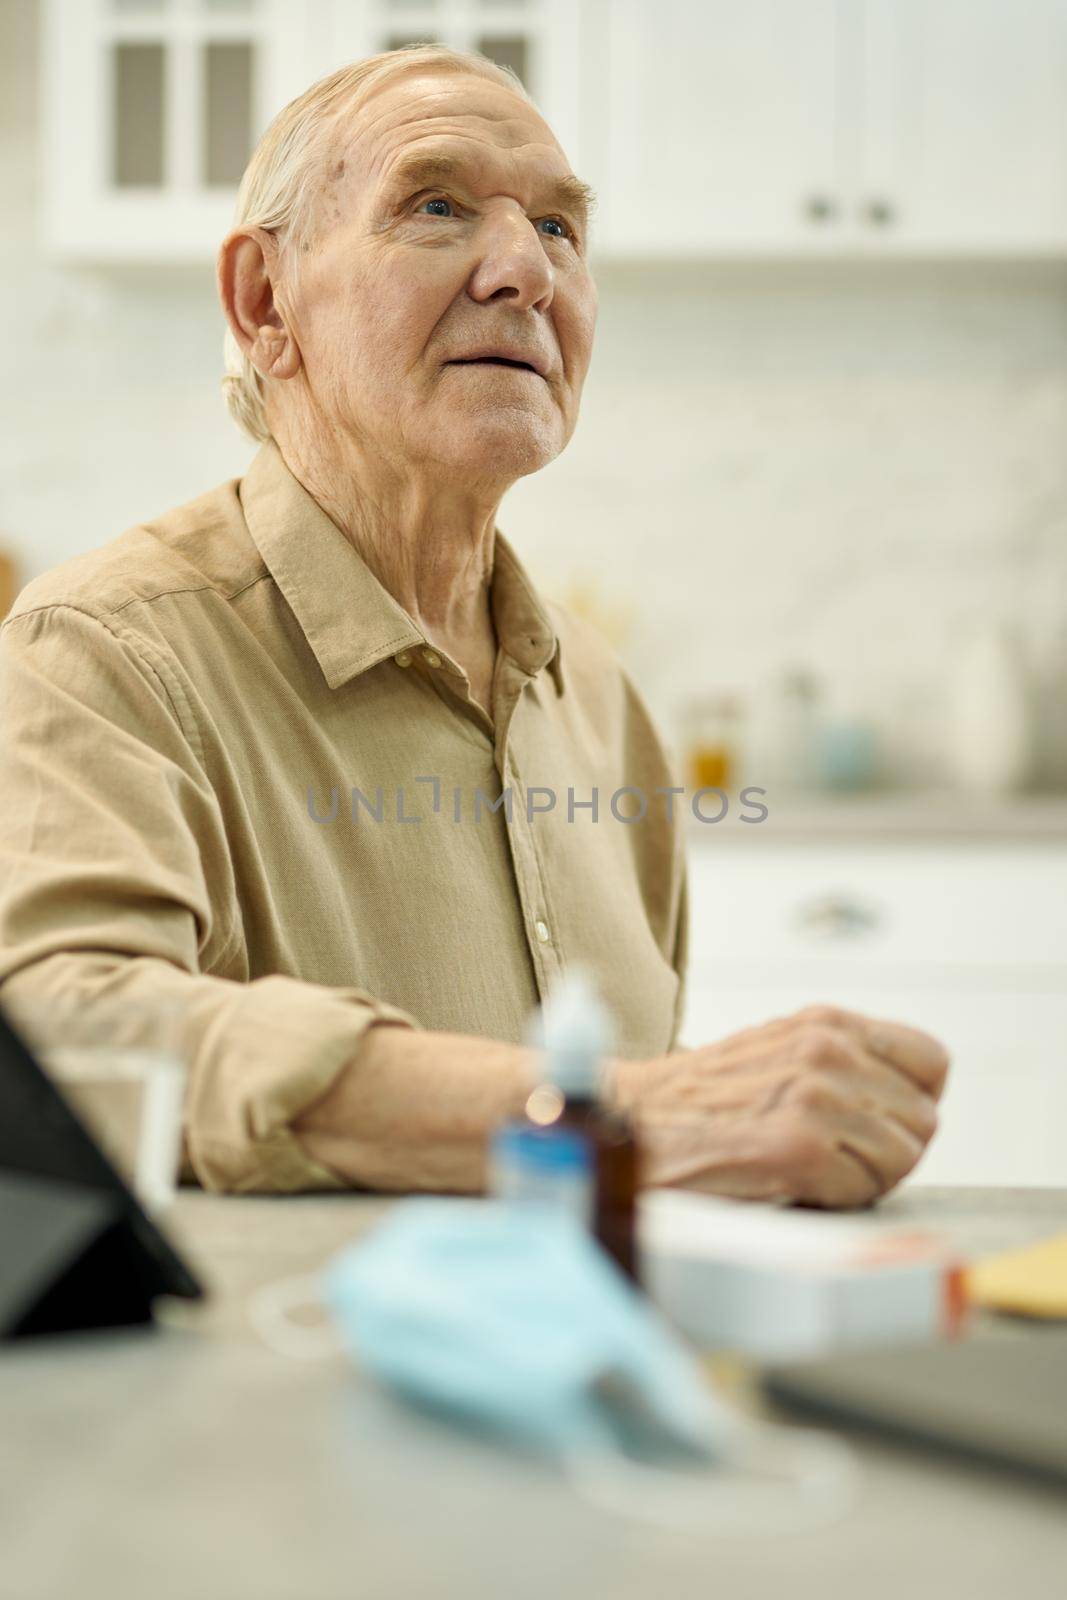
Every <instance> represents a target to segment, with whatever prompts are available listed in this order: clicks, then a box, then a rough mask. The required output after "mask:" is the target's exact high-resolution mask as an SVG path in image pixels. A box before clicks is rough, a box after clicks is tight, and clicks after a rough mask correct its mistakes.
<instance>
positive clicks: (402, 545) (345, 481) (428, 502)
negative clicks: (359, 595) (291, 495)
mask: <svg viewBox="0 0 1067 1600" xmlns="http://www.w3.org/2000/svg"><path fill="white" fill-rule="evenodd" d="M278 447H279V449H280V450H281V452H282V455H283V457H284V459H285V462H286V465H287V466H288V468H289V470H290V471H291V472H292V474H293V476H294V477H295V478H296V479H297V480H298V482H300V483H301V484H302V485H303V487H304V488H305V489H306V490H307V492H308V493H309V494H310V495H311V496H312V497H313V499H315V500H316V501H317V502H318V504H319V505H320V506H321V507H322V509H323V510H324V511H325V512H326V514H327V516H328V517H329V518H330V519H331V521H332V522H334V523H335V524H336V525H337V527H338V528H340V529H341V532H342V533H343V534H344V535H345V537H346V538H347V539H348V540H349V541H350V543H351V544H352V546H353V547H354V549H355V550H356V551H357V552H358V554H359V555H360V557H361V558H362V559H363V560H364V561H365V562H366V564H367V566H368V567H369V568H370V570H371V572H373V574H374V576H375V577H376V578H377V579H378V582H379V583H380V584H381V585H382V586H383V588H385V589H386V590H387V591H388V593H389V594H391V595H392V596H393V598H394V600H396V601H397V602H398V603H399V604H400V605H402V606H403V607H404V609H405V611H407V612H408V614H409V615H410V616H411V617H412V618H413V620H414V621H415V622H416V623H417V624H418V625H419V626H420V627H421V628H422V629H423V631H424V632H425V633H426V634H427V636H428V637H432V638H433V639H435V640H436V641H437V642H438V643H440V644H441V645H443V646H444V648H445V649H446V650H448V651H449V653H450V654H454V655H456V656H457V658H458V659H462V658H463V655H464V652H465V651H466V652H468V653H469V652H470V651H471V650H474V651H478V650H481V651H483V652H484V650H485V649H486V648H487V645H488V644H489V642H490V641H492V648H493V649H494V650H495V634H494V631H493V621H492V611H491V605H490V598H489V593H490V586H491V583H492V575H493V560H494V554H495V535H496V511H497V506H498V505H499V497H496V498H493V496H492V495H491V494H489V493H488V492H486V491H483V492H481V493H479V492H478V491H477V490H475V491H473V492H460V491H457V490H456V489H455V488H452V489H451V490H450V491H449V492H446V491H445V490H443V489H442V488H441V480H442V476H443V475H444V469H443V468H431V469H430V470H429V471H427V473H426V475H425V476H420V475H419V474H416V473H413V472H411V471H410V469H409V470H408V471H406V472H405V473H404V475H403V476H402V477H401V476H400V475H394V474H392V473H390V472H389V471H388V469H385V470H382V469H381V467H379V469H378V470H377V471H376V472H374V473H370V472H368V471H366V470H364V466H363V464H362V463H355V462H353V463H349V464H345V463H343V462H338V461H337V460H336V459H331V458H328V457H327V456H326V455H325V453H324V452H323V451H321V450H315V449H309V448H307V447H306V446H305V447H304V448H300V447H299V446H298V444H297V442H296V441H293V440H289V439H282V440H279V441H278Z"/></svg>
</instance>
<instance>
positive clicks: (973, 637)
mask: <svg viewBox="0 0 1067 1600" xmlns="http://www.w3.org/2000/svg"><path fill="white" fill-rule="evenodd" d="M946 701H947V727H946V738H945V754H946V765H947V768H948V775H949V777H950V779H952V780H953V781H954V782H955V783H956V784H957V785H958V787H959V788H961V789H963V790H964V791H966V792H967V793H968V794H973V795H983V796H988V797H993V796H997V795H1007V794H1014V793H1016V792H1017V791H1018V790H1019V789H1021V788H1022V787H1023V786H1024V785H1025V783H1026V781H1027V778H1028V777H1029V775H1030V770H1031V760H1032V751H1033V726H1032V724H1033V711H1032V705H1031V699H1030V692H1029V685H1028V682H1027V675H1026V671H1025V668H1024V665H1023V658H1022V651H1021V649H1020V646H1019V639H1018V635H1017V632H1016V630H1015V629H1014V628H1013V627H1012V626H1011V625H1010V624H1009V623H1008V622H1007V621H1006V620H1005V619H1003V618H1000V619H997V620H995V621H993V622H989V621H983V622H977V621H972V622H971V623H970V624H968V625H966V626H965V627H964V628H963V629H962V630H961V631H960V633H959V634H958V635H957V638H956V641H955V643H954V647H953V650H952V658H951V661H950V665H949V673H948V686H947V695H946Z"/></svg>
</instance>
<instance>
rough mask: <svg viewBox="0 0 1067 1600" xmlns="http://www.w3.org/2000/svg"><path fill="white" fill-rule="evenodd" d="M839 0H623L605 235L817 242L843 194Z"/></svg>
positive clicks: (611, 67)
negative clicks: (791, 0)
mask: <svg viewBox="0 0 1067 1600" xmlns="http://www.w3.org/2000/svg"><path fill="white" fill-rule="evenodd" d="M837 20H838V19H837V3H836V0H802V3H800V4H788V5H783V4H782V3H781V0H746V3H745V4H744V5H738V4H736V0H703V3H702V4H700V5H693V4H692V3H690V0H655V3H652V0H615V3H614V4H613V5H612V8H611V27H610V51H609V57H608V93H609V102H608V108H607V115H608V124H609V126H610V129H611V139H610V146H609V151H608V159H607V167H606V172H605V175H604V178H603V189H604V207H603V224H602V228H601V231H600V237H599V248H600V249H601V250H602V251H603V253H604V254H606V255H618V256H635V257H664V256H686V255H706V254H716V253H718V252H720V251H730V252H734V251H739V252H753V253H762V252H765V251H774V252H777V251H780V250H783V249H789V250H797V251H803V250H807V249H812V248H822V247H823V236H824V235H825V234H826V233H827V232H828V231H832V230H833V228H834V226H835V221H836V216H835V212H836V208H837V207H838V206H839V204H840V201H839V197H838V191H839V188H840V181H839V175H840V164H841V158H840V150H839V128H838V124H839V107H838V103H837V101H838V92H839V85H840V83H841V81H842V75H841V72H840V71H839V63H838V47H839V40H840V34H839V29H838V25H837Z"/></svg>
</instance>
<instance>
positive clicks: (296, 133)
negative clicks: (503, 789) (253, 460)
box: [222, 44, 530, 441]
mask: <svg viewBox="0 0 1067 1600" xmlns="http://www.w3.org/2000/svg"><path fill="white" fill-rule="evenodd" d="M412 67H427V68H438V67H439V68H444V69H451V70H453V71H456V70H462V71H467V72H476V73H479V74H481V76H482V77H485V78H494V79H496V80H497V82H499V83H503V84H504V85H505V86H506V87H507V88H509V89H513V90H514V91H515V92H516V93H518V94H521V95H522V97H523V99H525V100H529V99H530V96H529V94H528V93H527V92H526V89H525V87H524V85H523V83H522V80H521V79H520V78H519V77H518V76H517V74H516V73H514V72H513V71H512V70H511V68H510V67H502V66H499V65H498V64H497V63H496V62H495V61H490V60H489V58H488V56H483V55H479V54H477V53H476V52H474V51H464V50H452V49H449V48H448V47H447V46H446V45H443V44H411V45H404V46H402V47H401V48H400V49H399V50H385V51H383V52H382V53H381V54H380V55H376V56H366V57H365V58H364V59H363V60H361V61H353V62H351V63H350V65H348V66H346V67H340V68H339V69H338V70H337V71H336V72H331V73H330V74H329V75H328V76H327V77H325V78H320V79H319V80H318V82H317V83H313V84H312V85H311V88H310V89H305V91H304V93H303V94H302V95H298V96H297V98H296V99H295V100H290V102H289V104H288V105H287V106H284V107H283V108H282V110H281V111H279V113H278V115H277V116H276V117H275V118H274V121H273V122H272V123H271V124H270V127H269V128H268V129H267V131H266V132H265V133H264V135H263V137H262V138H261V139H260V141H259V143H258V144H257V145H256V148H255V150H253V152H252V155H251V158H250V160H249V163H248V166H247V167H246V168H245V173H244V177H243V178H242V180H241V186H240V188H239V189H238V191H237V204H236V207H235V210H234V222H233V225H234V228H240V227H243V226H251V227H259V228H265V229H267V230H268V231H269V232H271V233H276V234H278V235H279V242H280V244H281V246H282V251H283V255H284V257H285V258H286V260H287V261H289V260H295V259H296V258H297V255H298V252H299V247H300V245H301V244H303V243H304V242H305V241H306V240H307V239H308V237H309V229H310V223H311V212H312V209H313V201H314V197H315V194H316V184H315V182H314V179H315V176H316V169H317V168H319V167H321V165H322V162H323V155H324V152H325V148H326V140H327V135H328V133H329V130H330V129H331V128H332V127H333V125H334V123H335V122H336V121H337V120H338V119H339V118H340V116H341V115H342V114H344V113H345V112H350V111H352V110H354V109H355V108H356V107H357V105H358V102H359V98H360V96H361V95H363V94H366V93H367V92H368V91H369V90H371V89H373V88H376V87H377V86H378V85H379V84H380V83H383V82H385V81H386V80H387V79H389V78H391V77H394V76H396V75H398V74H399V73H400V72H403V71H408V70H410V69H411V68H412ZM223 357H224V362H225V373H224V375H223V379H222V390H223V394H224V395H225V398H226V404H227V406H228V407H229V410H230V415H231V416H232V417H233V419H234V421H235V422H236V423H237V425H238V427H239V428H241V429H242V430H243V432H245V433H246V434H248V436H249V438H251V439H255V440H257V441H263V440H266V439H269V438H270V437H271V432H270V426H269V424H268V422H267V413H266V404H265V399H266V395H265V390H264V387H263V378H262V375H261V374H260V373H259V372H257V370H256V368H255V367H254V366H253V365H252V363H251V361H249V359H248V357H247V356H246V355H245V353H244V351H243V350H242V349H241V347H240V345H239V344H238V343H237V340H236V339H235V338H234V336H233V333H232V332H231V331H230V329H229V328H227V330H226V336H225V341H224V345H223Z"/></svg>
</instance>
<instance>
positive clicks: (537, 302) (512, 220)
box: [468, 212, 556, 310]
mask: <svg viewBox="0 0 1067 1600" xmlns="http://www.w3.org/2000/svg"><path fill="white" fill-rule="evenodd" d="M478 234H479V245H480V247H481V255H480V259H479V261H478V265H477V266H476V267H475V269H474V272H473V273H472V275H471V280H470V283H469V285H468V289H469V292H470V294H471V296H472V297H473V298H474V299H475V300H492V299H494V298H499V299H501V300H510V301H511V302H512V303H513V304H514V305H516V306H519V307H524V308H528V307H531V306H534V307H537V308H538V309H539V310H546V309H547V307H548V306H549V305H550V304H551V302H552V294H553V290H554V288H555V283H556V274H555V269H554V268H553V266H552V263H551V261H550V260H549V259H548V255H547V253H546V251H545V247H544V245H543V244H542V242H541V238H540V235H539V234H538V232H537V229H536V228H535V226H534V224H533V223H532V222H531V221H530V219H529V218H528V217H526V216H525V215H523V214H522V213H519V212H516V213H511V212H509V213H507V214H506V215H499V216H496V217H493V218H488V217H487V218H486V219H485V221H484V222H483V224H482V227H481V228H480V229H479V230H478Z"/></svg>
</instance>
